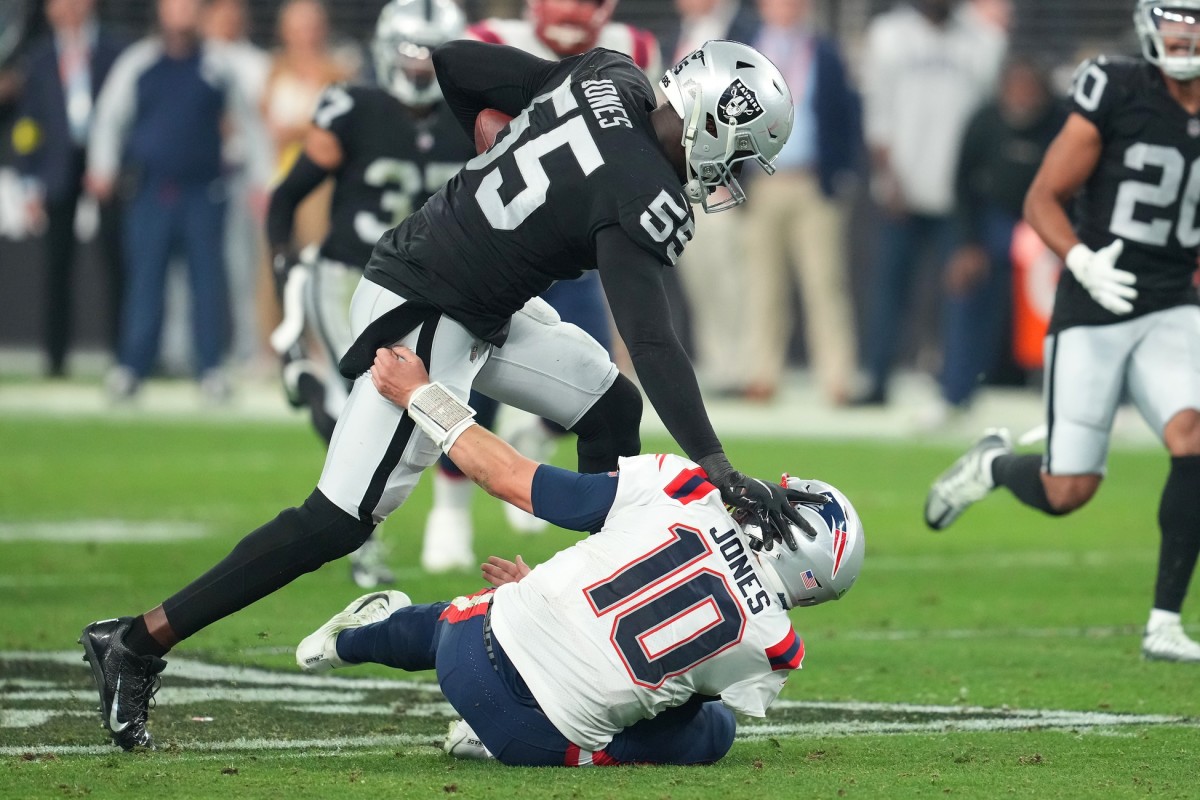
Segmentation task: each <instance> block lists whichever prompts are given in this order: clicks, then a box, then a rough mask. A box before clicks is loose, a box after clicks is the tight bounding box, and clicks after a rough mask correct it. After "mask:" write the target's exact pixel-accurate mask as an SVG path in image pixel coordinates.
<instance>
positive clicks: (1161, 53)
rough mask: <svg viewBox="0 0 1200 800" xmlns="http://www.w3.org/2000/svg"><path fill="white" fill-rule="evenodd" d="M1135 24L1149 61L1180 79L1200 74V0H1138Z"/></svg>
mask: <svg viewBox="0 0 1200 800" xmlns="http://www.w3.org/2000/svg"><path fill="white" fill-rule="evenodd" d="M1133 24H1134V26H1135V27H1136V29H1137V35H1138V40H1139V41H1140V42H1141V44H1142V55H1144V56H1145V57H1146V60H1147V61H1149V62H1150V63H1151V64H1154V65H1155V66H1156V67H1158V68H1159V69H1161V70H1162V71H1163V72H1164V73H1165V74H1167V75H1168V76H1170V77H1172V78H1174V79H1175V80H1178V81H1190V80H1193V79H1194V78H1200V0H1138V4H1137V8H1136V9H1135V10H1134V12H1133Z"/></svg>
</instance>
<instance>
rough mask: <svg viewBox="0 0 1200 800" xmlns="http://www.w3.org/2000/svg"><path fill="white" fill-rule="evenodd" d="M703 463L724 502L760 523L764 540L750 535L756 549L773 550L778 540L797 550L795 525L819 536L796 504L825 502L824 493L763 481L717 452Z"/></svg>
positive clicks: (813, 536) (701, 461)
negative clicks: (739, 470)
mask: <svg viewBox="0 0 1200 800" xmlns="http://www.w3.org/2000/svg"><path fill="white" fill-rule="evenodd" d="M700 466H701V467H703V468H704V471H705V472H706V473H707V474H708V479H709V481H710V482H712V484H713V485H714V486H716V487H717V488H718V489H719V490H720V492H721V499H722V500H724V501H725V504H726V505H728V506H732V507H733V508H736V509H740V510H742V511H745V512H747V513H748V514H749V515H750V519H749V520H747V521H748V522H752V523H754V524H757V525H758V527H759V528H760V529H761V530H762V539H761V540H755V539H754V538H753V537H751V544H752V545H754V546H755V549H759V548H761V549H764V550H770V549H771V548H772V547H774V546H775V541H776V540H779V541H781V542H783V543H784V544H786V545H787V546H788V548H790V549H792V550H795V549H797V548H798V547H799V545H798V544H797V543H796V535H795V533H794V532H793V529H792V526H793V525H795V526H796V527H797V528H799V529H800V530H801V531H802V532H803V533H804V535H806V536H810V537H812V538H814V539H815V538H816V537H817V532H816V531H815V530H813V528H812V526H811V525H810V524H809V523H808V522H807V521H805V519H804V517H802V516H800V512H799V511H797V510H796V508H795V507H794V505H793V504H794V503H810V504H814V505H822V504H824V502H825V500H826V498H825V496H824V495H818V494H812V493H811V492H802V491H799V490H797V489H789V488H787V487H786V486H782V485H780V484H775V483H769V482H767V481H761V480H759V479H757V478H751V477H749V476H748V475H743V474H742V473H741V472H738V471H737V470H736V469H734V468H733V467H732V466H731V465H730V463H729V460H728V459H727V458H725V454H724V453H715V454H713V455H711V456H706V457H705V458H702V459H700Z"/></svg>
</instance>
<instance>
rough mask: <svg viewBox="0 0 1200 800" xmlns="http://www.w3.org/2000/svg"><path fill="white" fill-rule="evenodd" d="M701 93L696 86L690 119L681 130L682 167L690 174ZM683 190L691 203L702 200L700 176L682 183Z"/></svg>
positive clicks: (702, 189) (702, 185)
mask: <svg viewBox="0 0 1200 800" xmlns="http://www.w3.org/2000/svg"><path fill="white" fill-rule="evenodd" d="M702 97H703V95H702V93H701V91H700V89H699V87H697V89H696V93H695V95H693V102H692V114H691V119H689V120H688V123H687V126H686V127H685V128H684V131H683V140H682V142H681V144H682V145H683V168H684V169H685V170H686V171H687V172H688V173H689V174H690V173H691V172H692V145H694V144H695V143H696V135H697V134H698V133H699V130H700V129H699V127H697V126H698V125H699V122H700V112H701V111H703V108H702V107H701V106H702V102H701V100H702ZM683 191H684V193H685V194H687V198H688V202H690V203H691V204H692V205H696V204H697V203H700V202H703V201H704V195H705V191H704V184H703V183H701V182H700V178H698V177H693V178H692V179H691V180H689V181H688V182H687V183H685V184H684V185H683Z"/></svg>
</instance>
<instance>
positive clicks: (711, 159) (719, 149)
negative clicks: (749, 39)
mask: <svg viewBox="0 0 1200 800" xmlns="http://www.w3.org/2000/svg"><path fill="white" fill-rule="evenodd" d="M660 85H661V87H662V90H663V93H664V94H665V95H666V97H667V100H668V102H670V104H671V107H672V108H674V109H675V112H676V113H677V114H679V118H680V119H681V120H682V121H683V139H682V142H681V144H682V145H683V150H684V161H685V163H686V169H687V176H688V177H687V182H686V183H685V184H684V192H685V193H686V194H687V196H688V199H689V200H690V201H691V202H692V203H699V204H701V205H702V206H703V207H704V210H705V211H706V212H707V213H710V214H713V213H716V212H718V211H724V210H726V209H729V208H733V207H734V206H737V205H741V204H742V203H743V202H745V200H746V193H745V191H744V190H743V189H742V187H741V184H740V183H739V182H738V173H739V172H740V170H741V166H742V163H743V162H745V161H753V162H755V163H757V164H758V165H759V166H760V167H762V168H763V170H764V171H765V172H767V174H771V173H773V172H774V171H775V168H774V166H772V162H774V160H775V158H776V156H778V155H779V151H780V150H782V149H783V145H784V144H785V143H786V142H787V138H788V135H789V134H790V133H791V130H792V117H793V114H794V109H793V106H792V98H791V94H790V93H789V92H788V88H787V84H786V82H785V81H784V79H783V75H782V74H780V72H779V70H778V69H777V68H776V67H775V65H774V64H772V63H771V62H770V60H768V59H767V58H766V57H765V56H763V55H762V54H761V53H759V52H758V51H757V50H755V49H754V48H752V47H749V46H747V45H744V44H739V43H737V42H726V41H710V42H705V44H704V45H703V46H702V47H701V48H700V49H699V50H696V51H695V52H693V53H691V54H690V55H688V56H686V57H685V58H684V59H683V60H682V61H680V62H679V63H678V64H676V65H675V66H674V67H672V68H671V69H670V70H668V71H667V73H666V74H665V75H664V76H663V78H662V80H661V81H660ZM722 189H724V190H727V194H726V193H725V192H720V191H718V190H722Z"/></svg>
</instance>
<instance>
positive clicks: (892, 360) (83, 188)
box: [0, 0, 1083, 425]
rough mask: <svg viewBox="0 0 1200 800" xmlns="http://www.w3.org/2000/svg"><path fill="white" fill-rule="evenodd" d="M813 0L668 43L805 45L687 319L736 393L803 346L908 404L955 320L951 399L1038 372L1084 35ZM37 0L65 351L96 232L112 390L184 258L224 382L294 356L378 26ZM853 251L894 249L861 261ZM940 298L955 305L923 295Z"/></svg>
mask: <svg viewBox="0 0 1200 800" xmlns="http://www.w3.org/2000/svg"><path fill="white" fill-rule="evenodd" d="M813 2H814V0H743V1H742V2H738V0H674V2H673V6H672V4H669V3H668V2H666V0H664V2H663V13H664V15H667V14H668V13H671V12H672V11H673V13H672V14H671V17H670V20H669V21H668V23H667V24H665V25H664V26H663V27H662V30H663V31H666V33H665V34H664V35H661V36H660V37H658V39H657V42H656V46H657V47H658V48H659V50H660V53H661V63H662V64H664V65H670V64H673V63H675V62H676V61H677V60H678V59H679V58H681V57H682V56H684V55H686V54H687V53H689V52H691V51H692V50H693V49H695V48H696V47H698V46H699V45H700V44H701V43H702V42H704V41H706V40H708V39H715V38H727V39H733V40H737V41H741V42H745V43H747V44H751V45H753V46H755V47H756V48H758V49H759V50H760V51H761V52H763V53H764V54H765V55H766V56H767V57H768V58H770V59H771V60H772V61H774V62H775V63H776V64H777V65H778V66H779V67H780V69H781V71H782V72H783V74H784V76H785V77H786V79H787V81H788V84H789V86H790V88H791V91H792V94H793V98H794V100H795V104H796V121H795V127H794V130H793V134H792V136H791V138H790V140H789V142H788V144H787V147H786V148H785V149H784V150H783V152H782V154H781V155H780V157H779V160H778V161H777V164H776V166H777V167H778V174H777V175H776V176H775V177H774V178H773V179H772V180H769V181H753V180H752V181H751V182H753V183H754V186H753V187H752V188H751V189H750V191H749V192H748V195H749V200H748V202H747V203H746V204H745V205H744V206H742V207H740V208H738V209H736V210H734V211H731V212H726V213H722V214H716V215H703V214H698V215H697V217H698V218H697V231H696V237H695V240H694V241H693V242H692V243H691V245H690V246H689V247H688V248H687V250H686V251H685V253H684V256H683V258H682V260H681V262H680V265H679V269H678V270H677V275H676V277H677V280H678V287H677V291H678V299H679V305H680V309H679V313H678V319H677V323H678V324H677V328H678V329H679V331H680V335H681V338H683V339H684V340H685V342H687V343H688V344H689V347H690V352H691V353H692V355H693V359H694V361H695V363H696V366H697V373H698V374H699V375H700V377H701V380H702V382H703V383H704V385H705V388H706V390H707V391H709V392H710V393H713V394H722V395H726V396H737V397H743V398H745V399H747V400H750V401H754V402H760V403H768V402H771V401H773V400H774V399H775V398H776V397H777V393H778V391H779V389H780V385H781V381H782V380H783V378H784V374H785V369H786V368H787V367H788V366H789V365H791V364H792V363H793V361H794V360H795V358H796V356H797V355H799V356H800V359H801V360H802V361H803V363H805V364H806V365H807V366H808V368H809V369H810V370H811V373H812V376H813V378H814V380H815V382H816V384H817V386H818V387H819V390H820V393H821V395H822V396H823V397H824V399H825V400H826V401H827V402H828V403H829V404H830V405H832V406H863V405H866V406H871V405H883V404H886V403H887V402H888V401H889V381H890V378H891V375H892V372H893V369H894V367H895V365H896V363H897V361H898V359H900V358H902V357H903V356H904V355H905V352H904V351H905V343H906V341H907V338H909V337H910V334H909V333H908V331H909V330H910V329H911V328H913V327H914V326H916V327H918V328H920V327H924V328H926V329H931V330H935V331H937V337H936V342H935V344H937V346H935V347H933V348H932V352H933V356H932V357H926V358H924V359H922V361H921V363H922V365H923V366H924V367H926V368H927V369H928V370H929V371H930V372H931V373H932V374H933V375H934V376H935V377H936V379H937V381H938V384H939V386H940V389H941V397H942V403H941V404H940V406H939V407H938V408H936V409H930V419H929V424H931V425H936V424H939V423H940V422H941V421H944V420H945V419H946V418H948V417H949V416H951V415H953V414H955V413H958V412H960V411H962V410H964V409H966V408H967V407H968V406H969V404H970V403H971V400H972V398H973V396H974V394H975V392H976V391H977V389H978V387H979V386H980V385H981V383H984V382H1000V383H1015V384H1024V383H1026V382H1027V378H1028V373H1029V372H1030V371H1032V370H1036V369H1038V368H1039V367H1040V357H1041V356H1040V353H1041V351H1040V342H1041V337H1042V333H1043V332H1044V326H1045V321H1046V319H1047V318H1048V315H1049V308H1050V304H1051V301H1052V297H1053V287H1054V276H1055V275H1056V270H1057V269H1058V266H1057V264H1055V263H1054V259H1053V257H1048V254H1047V251H1046V250H1045V248H1044V247H1042V246H1041V244H1040V242H1038V241H1037V238H1036V235H1033V234H1031V233H1030V232H1029V231H1028V230H1025V229H1023V225H1022V223H1021V222H1020V217H1021V207H1022V202H1023V198H1024V194H1025V191H1026V189H1027V188H1028V185H1029V183H1030V181H1031V180H1032V178H1033V175H1034V173H1035V172H1036V169H1037V166H1038V164H1039V163H1040V161H1041V157H1042V155H1043V153H1044V152H1045V149H1046V147H1047V146H1048V145H1049V143H1050V141H1051V140H1052V139H1053V137H1054V136H1055V135H1056V134H1057V131H1058V129H1059V127H1060V126H1061V124H1062V121H1063V119H1064V116H1065V111H1064V104H1063V103H1062V102H1060V100H1059V98H1060V97H1062V96H1064V95H1065V87H1063V86H1061V85H1057V84H1056V82H1055V80H1053V78H1052V73H1051V67H1053V68H1055V69H1057V70H1058V77H1059V80H1058V82H1057V83H1058V84H1061V83H1062V80H1061V75H1062V70H1063V68H1064V67H1065V68H1066V70H1067V71H1066V73H1065V74H1066V75H1067V76H1069V74H1070V72H1069V62H1072V60H1077V58H1076V57H1077V56H1081V55H1083V54H1077V53H1060V54H1057V57H1058V58H1059V59H1060V61H1059V62H1057V63H1055V64H1052V65H1050V64H1044V63H1039V62H1038V61H1036V60H1032V59H1029V58H1024V57H1014V56H1013V55H1012V54H1011V52H1010V47H1009V34H1010V31H1011V30H1012V26H1013V25H1014V14H1015V10H1014V7H1013V5H1012V3H1011V1H1010V0H957V1H956V0H898V1H897V2H896V3H895V4H894V5H893V6H892V7H890V8H886V9H884V10H882V11H880V12H879V13H876V14H874V15H873V16H872V17H871V18H870V20H869V22H868V24H867V26H866V28H865V31H864V32H863V34H862V35H861V37H859V38H858V39H856V40H855V41H853V42H848V41H841V40H839V39H838V38H835V37H832V36H829V35H827V34H826V33H824V32H823V31H822V29H821V26H820V25H819V24H817V16H818V15H817V14H816V13H815V11H814V5H813ZM553 4H570V5H584V6H595V7H597V8H599V9H602V10H603V9H608V10H610V11H613V12H615V14H616V18H617V19H620V17H621V8H620V7H619V6H616V2H615V0H529V1H528V4H527V6H526V7H525V8H524V12H523V13H524V14H526V15H536V14H538V13H541V11H542V9H543V7H544V6H547V5H553ZM31 5H32V8H30V9H28V13H27V18H26V20H25V22H26V23H27V24H25V25H24V26H20V25H15V24H14V21H13V20H4V21H0V25H5V26H7V29H8V34H9V35H7V36H6V35H5V32H4V30H3V29H0V135H3V136H4V137H6V138H8V139H10V143H9V144H10V146H9V148H8V151H9V153H10V158H9V159H8V161H9V163H7V164H3V163H0V168H3V169H5V170H7V171H8V173H9V174H10V175H14V174H15V175H16V176H17V179H16V180H10V181H8V182H3V181H0V235H6V236H8V237H10V238H20V237H22V236H31V237H36V238H37V239H38V240H39V241H40V243H41V244H40V248H41V255H40V258H41V259H42V262H43V273H44V280H43V282H42V289H43V293H42V299H41V301H40V302H41V303H42V304H43V305H44V309H43V314H42V320H43V328H42V332H41V335H40V337H38V338H39V341H40V346H41V348H42V350H43V352H44V358H45V371H46V374H47V375H48V376H55V377H57V376H63V375H65V374H66V372H67V368H68V359H67V356H68V352H69V351H70V349H71V347H72V345H73V344H74V342H73V335H72V331H73V328H75V327H76V324H75V321H74V317H75V316H76V315H77V309H78V307H79V306H80V305H81V303H80V300H79V298H76V297H75V296H74V294H75V290H76V288H77V286H78V280H77V276H78V268H77V263H76V262H77V261H78V260H79V257H80V253H81V249H80V248H79V247H78V246H77V245H78V244H79V241H80V240H81V239H82V240H90V241H94V245H93V246H92V247H91V250H92V252H94V253H95V254H96V257H97V258H98V260H99V262H100V263H101V264H102V265H103V274H104V280H103V290H104V291H103V294H102V296H99V297H88V298H86V306H87V312H86V313H91V314H99V315H102V316H103V317H104V319H105V326H106V327H105V331H106V336H107V340H106V341H107V345H108V347H109V348H110V350H111V352H112V363H113V367H112V369H111V370H110V371H109V372H108V375H107V379H106V386H107V389H108V392H109V394H110V396H111V397H113V398H114V400H119V399H125V398H129V397H131V396H133V395H134V394H135V392H136V389H137V387H138V386H139V385H140V384H141V382H142V381H143V380H145V379H147V378H150V377H152V376H154V375H156V374H158V372H159V371H161V368H162V367H161V362H160V349H161V348H160V341H161V335H162V330H163V327H164V316H165V315H166V311H165V309H167V308H168V305H167V304H165V302H164V297H165V296H166V295H167V292H166V287H167V284H168V276H169V274H170V270H169V266H170V265H171V264H172V262H173V261H176V260H178V261H180V262H181V263H182V264H184V265H186V270H185V271H184V272H183V274H186V287H187V296H188V298H189V299H188V303H187V308H186V311H187V314H188V318H189V338H190V341H191V345H190V368H191V370H192V371H193V373H194V375H195V377H196V380H197V382H198V386H199V391H200V393H201V397H202V398H203V399H204V400H205V401H206V402H209V403H212V404H221V403H224V402H227V401H228V400H229V398H230V396H231V394H232V393H233V391H234V384H235V383H236V381H237V380H238V379H239V378H241V377H242V376H246V375H253V374H255V373H256V372H266V371H274V370H275V369H277V367H276V363H277V362H276V361H275V360H274V356H273V354H271V352H270V349H269V345H268V344H267V341H268V337H269V334H270V332H271V331H272V330H273V328H274V327H275V325H276V324H277V323H278V321H279V315H280V310H279V301H278V299H277V294H276V291H275V288H274V286H273V285H272V281H271V273H270V265H269V263H268V258H267V255H266V248H265V246H264V242H263V239H264V236H263V225H264V222H263V219H264V214H265V211H266V207H267V203H268V198H269V196H270V192H271V189H272V186H273V183H274V182H275V181H277V180H279V179H280V178H281V177H282V176H283V175H285V174H286V173H287V171H288V169H289V167H290V165H291V163H292V162H293V160H294V159H295V158H296V157H297V155H298V153H299V151H300V149H301V147H302V143H303V141H304V137H305V133H306V131H307V130H308V127H309V125H310V124H311V120H312V116H313V113H314V110H315V107H316V103H317V99H318V97H319V96H320V94H321V92H322V90H323V89H324V88H325V87H327V86H328V85H330V84H333V83H338V82H343V81H350V82H353V81H365V82H371V81H373V76H372V74H371V65H370V59H369V58H367V57H366V56H365V54H366V48H367V45H368V43H367V42H364V41H355V40H353V39H350V38H347V37H343V36H339V35H337V34H336V32H334V31H333V30H331V26H330V20H329V14H328V11H327V9H326V7H325V6H323V5H322V3H321V2H320V1H319V0H284V2H281V3H279V4H278V13H277V21H276V28H275V31H274V34H273V37H272V36H270V35H268V33H267V32H264V31H256V32H252V31H250V30H249V29H248V20H249V17H248V14H247V8H246V6H245V2H244V0H207V2H205V1H204V0H157V3H156V4H155V19H156V24H155V27H154V30H153V31H152V32H151V33H150V34H148V35H147V36H146V37H144V38H141V39H138V38H137V37H136V36H131V35H130V34H131V33H133V34H136V33H137V32H136V31H134V32H130V31H127V30H118V29H116V28H115V27H113V26H110V25H109V24H108V21H107V20H106V17H105V13H104V4H103V3H100V4H99V6H97V2H96V0H44V2H42V3H34V4H31ZM378 5H379V6H380V7H382V5H383V4H382V2H379V3H378ZM614 6H616V7H615V9H614V8H613V7H614ZM476 10H477V9H473V8H468V11H469V12H474V11H476ZM516 13H522V12H521V9H519V8H518V9H517V10H516ZM18 31H20V32H21V33H22V35H20V36H17V35H15V33H16V32H18ZM252 33H254V34H255V37H256V38H255V41H267V40H270V41H273V45H272V46H271V47H270V48H269V49H266V48H263V47H260V46H258V45H257V44H255V43H252V40H251V34H252ZM647 35H649V34H647ZM653 77H654V76H652V79H653ZM135 109H136V113H135ZM330 196H331V187H330V186H328V185H326V186H324V187H323V188H322V189H321V190H320V191H317V192H314V193H312V194H311V195H310V196H308V197H307V198H306V199H305V201H304V203H303V205H302V206H301V208H300V209H299V211H298V212H297V215H296V224H295V228H294V235H295V239H296V241H295V246H296V248H297V249H301V248H303V247H305V246H307V245H310V244H315V243H318V242H320V241H321V240H322V239H323V238H324V236H325V233H326V230H327V225H328V220H329V204H330ZM14 197H15V198H16V201H15V202H14V201H13V198H14ZM852 252H865V253H867V254H868V255H867V256H866V259H867V261H868V262H869V268H868V269H866V270H865V276H866V278H865V280H862V281H859V282H858V283H859V285H858V286H857V287H856V286H854V285H852V281H851V271H850V268H849V262H850V258H851V253H852ZM0 268H2V269H6V270H7V269H14V268H15V266H14V265H12V264H8V265H3V266H2V267H0ZM923 287H932V288H934V290H935V292H936V294H937V298H936V302H930V301H929V299H928V298H925V297H922V296H921V294H922V290H923ZM856 309H858V310H859V313H858V314H856V313H855V310H856ZM931 309H936V313H937V314H938V315H939V319H938V320H937V321H936V322H930V321H929V320H928V319H925V320H922V321H914V320H913V319H912V317H913V316H914V315H917V314H920V315H922V316H925V317H928V316H929V313H930V311H931ZM175 310H176V311H178V310H179V309H175ZM797 311H799V314H797ZM798 319H802V320H803V331H802V332H799V333H797V332H795V331H794V330H793V328H794V327H795V325H796V323H797V320H798ZM860 332H861V336H860ZM797 341H800V342H802V343H803V353H801V354H797V353H795V352H793V351H794V350H795V347H794V343H796V342H797ZM909 349H911V347H910V348H909Z"/></svg>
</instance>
